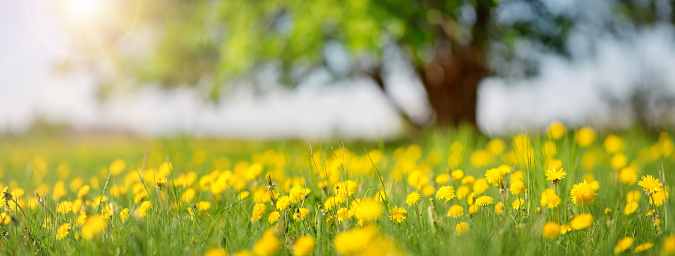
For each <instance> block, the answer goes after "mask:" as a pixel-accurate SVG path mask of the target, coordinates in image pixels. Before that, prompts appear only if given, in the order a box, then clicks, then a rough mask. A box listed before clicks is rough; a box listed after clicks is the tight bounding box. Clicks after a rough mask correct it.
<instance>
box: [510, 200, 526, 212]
mask: <svg viewBox="0 0 675 256" xmlns="http://www.w3.org/2000/svg"><path fill="white" fill-rule="evenodd" d="M523 203H525V200H524V199H522V198H518V199H516V200H513V204H512V206H513V209H514V210H518V209H520V208H522V207H523Z"/></svg>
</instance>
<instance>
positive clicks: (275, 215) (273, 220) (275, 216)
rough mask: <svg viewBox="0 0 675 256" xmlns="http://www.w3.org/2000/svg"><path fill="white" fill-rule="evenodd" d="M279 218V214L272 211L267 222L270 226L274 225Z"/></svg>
mask: <svg viewBox="0 0 675 256" xmlns="http://www.w3.org/2000/svg"><path fill="white" fill-rule="evenodd" d="M279 217H280V215H279V212H278V211H273V212H271V213H270V215H269V216H267V221H268V222H269V223H270V224H274V223H277V221H279Z"/></svg>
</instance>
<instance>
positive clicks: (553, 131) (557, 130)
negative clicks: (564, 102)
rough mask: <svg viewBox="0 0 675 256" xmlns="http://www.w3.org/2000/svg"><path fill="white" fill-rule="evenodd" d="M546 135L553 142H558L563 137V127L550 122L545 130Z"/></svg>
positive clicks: (558, 123) (560, 124)
mask: <svg viewBox="0 0 675 256" xmlns="http://www.w3.org/2000/svg"><path fill="white" fill-rule="evenodd" d="M546 134H547V135H548V137H549V138H551V139H553V140H559V139H560V138H562V137H563V136H564V135H565V125H564V124H563V123H561V122H558V121H554V122H551V124H549V125H548V127H547V128H546Z"/></svg>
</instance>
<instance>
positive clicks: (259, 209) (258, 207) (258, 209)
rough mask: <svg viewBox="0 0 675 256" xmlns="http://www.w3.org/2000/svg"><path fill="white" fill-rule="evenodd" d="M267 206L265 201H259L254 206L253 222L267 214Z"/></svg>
mask: <svg viewBox="0 0 675 256" xmlns="http://www.w3.org/2000/svg"><path fill="white" fill-rule="evenodd" d="M266 210H267V207H266V206H265V204H263V203H257V204H255V205H254V206H253V213H252V214H251V222H254V221H258V220H260V219H261V218H262V216H263V215H265V211H266Z"/></svg>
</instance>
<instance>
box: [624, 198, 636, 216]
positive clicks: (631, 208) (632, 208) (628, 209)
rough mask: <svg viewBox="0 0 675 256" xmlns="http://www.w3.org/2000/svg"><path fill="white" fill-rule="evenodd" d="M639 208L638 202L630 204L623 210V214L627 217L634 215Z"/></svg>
mask: <svg viewBox="0 0 675 256" xmlns="http://www.w3.org/2000/svg"><path fill="white" fill-rule="evenodd" d="M637 208H638V203H637V202H634V201H633V202H628V203H627V204H626V208H624V209H623V214H625V215H631V214H633V213H634V212H635V211H636V210H637Z"/></svg>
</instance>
